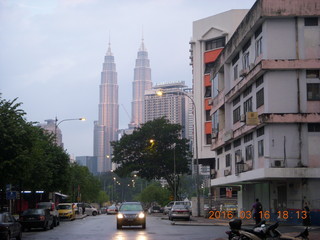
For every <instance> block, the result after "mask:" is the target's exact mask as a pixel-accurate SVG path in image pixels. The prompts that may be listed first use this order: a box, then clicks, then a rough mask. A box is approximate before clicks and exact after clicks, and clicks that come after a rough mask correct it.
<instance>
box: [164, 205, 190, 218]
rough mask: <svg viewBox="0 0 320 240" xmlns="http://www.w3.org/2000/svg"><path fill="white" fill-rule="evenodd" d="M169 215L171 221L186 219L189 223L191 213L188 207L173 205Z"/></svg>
mask: <svg viewBox="0 0 320 240" xmlns="http://www.w3.org/2000/svg"><path fill="white" fill-rule="evenodd" d="M168 215H169V220H171V221H173V219H185V220H188V221H189V220H190V215H191V211H190V208H189V206H188V205H184V204H181V205H173V206H172V208H171V210H170V211H169V214H168Z"/></svg>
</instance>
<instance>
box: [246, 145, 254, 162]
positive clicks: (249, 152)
mask: <svg viewBox="0 0 320 240" xmlns="http://www.w3.org/2000/svg"><path fill="white" fill-rule="evenodd" d="M252 159H253V147H252V145H249V146H246V161H248V160H252Z"/></svg>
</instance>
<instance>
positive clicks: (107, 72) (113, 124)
mask: <svg viewBox="0 0 320 240" xmlns="http://www.w3.org/2000/svg"><path fill="white" fill-rule="evenodd" d="M108 45H109V46H108V51H107V53H106V56H105V57H104V63H103V67H102V72H101V84H100V101H99V106H98V108H99V120H98V121H95V124H94V150H93V152H94V153H93V154H94V156H96V157H97V161H98V166H97V171H98V172H106V171H110V170H111V157H110V156H111V155H112V149H111V145H110V142H112V141H116V140H118V134H117V131H118V128H119V104H118V82H117V72H116V64H115V62H114V56H113V54H112V52H111V44H110V38H109V44H108Z"/></svg>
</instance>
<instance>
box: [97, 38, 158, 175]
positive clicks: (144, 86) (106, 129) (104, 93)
mask: <svg viewBox="0 0 320 240" xmlns="http://www.w3.org/2000/svg"><path fill="white" fill-rule="evenodd" d="M151 88H152V81H151V68H150V61H149V59H148V52H147V49H146V48H145V46H144V42H143V39H142V42H141V46H140V48H139V51H138V57H137V59H136V64H135V68H134V80H133V84H132V106H131V117H132V118H131V123H130V124H129V126H130V127H132V128H134V127H137V126H139V125H140V124H141V123H143V116H144V115H143V111H144V92H145V90H148V89H151ZM99 91H100V98H99V118H98V119H99V120H98V121H95V122H94V142H93V155H94V156H95V157H96V158H97V171H98V173H101V172H107V171H110V170H111V156H112V149H111V144H110V142H112V141H117V140H118V130H119V103H118V92H119V86H118V80H117V71H116V64H115V62H114V56H113V54H112V52H111V48H110V43H109V47H108V51H107V53H106V55H105V58H104V63H103V67H102V72H101V84H100V89H99Z"/></svg>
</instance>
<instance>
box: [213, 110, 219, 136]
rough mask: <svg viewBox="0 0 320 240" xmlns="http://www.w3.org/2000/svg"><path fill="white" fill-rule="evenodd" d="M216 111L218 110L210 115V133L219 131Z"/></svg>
mask: <svg viewBox="0 0 320 240" xmlns="http://www.w3.org/2000/svg"><path fill="white" fill-rule="evenodd" d="M218 112H219V110H218V111H216V112H215V113H214V114H213V115H212V133H215V134H216V133H217V132H218V131H219V119H218Z"/></svg>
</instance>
